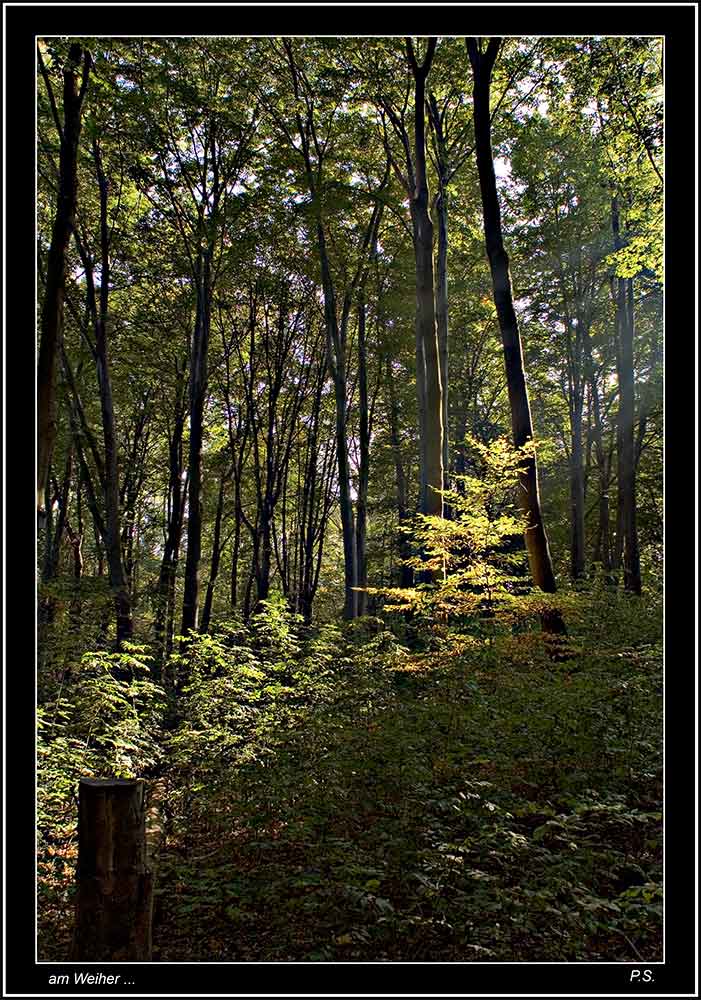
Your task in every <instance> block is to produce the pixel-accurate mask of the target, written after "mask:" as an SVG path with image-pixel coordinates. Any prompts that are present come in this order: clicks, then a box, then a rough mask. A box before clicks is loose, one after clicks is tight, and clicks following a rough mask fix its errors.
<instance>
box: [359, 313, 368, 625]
mask: <svg viewBox="0 0 701 1000" xmlns="http://www.w3.org/2000/svg"><path fill="white" fill-rule="evenodd" d="M358 388H359V406H360V410H359V421H360V428H359V434H358V436H359V439H360V440H359V444H360V468H359V472H358V502H357V509H356V543H357V547H358V556H357V561H358V587H359V588H360V589H359V591H358V615H365V614H367V607H368V595H367V591H366V590H365V589H363V588H366V587H367V585H368V554H367V509H368V508H367V505H368V483H369V480H370V423H369V421H370V417H369V413H368V365H367V342H366V331H365V299H364V297H363V296H361V298H360V303H359V305H358Z"/></svg>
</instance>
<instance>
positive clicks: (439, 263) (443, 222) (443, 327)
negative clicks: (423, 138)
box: [435, 178, 450, 490]
mask: <svg viewBox="0 0 701 1000" xmlns="http://www.w3.org/2000/svg"><path fill="white" fill-rule="evenodd" d="M435 214H436V221H437V223H438V252H437V254H436V274H435V289H436V292H435V294H436V329H437V333H438V354H439V358H440V369H441V392H442V403H443V486H444V489H446V490H447V489H449V488H450V476H449V472H450V441H449V434H448V428H449V419H448V359H449V347H448V193H447V191H446V190H445V179H444V178H441V179H440V191H439V193H438V195H437V196H436V199H435Z"/></svg>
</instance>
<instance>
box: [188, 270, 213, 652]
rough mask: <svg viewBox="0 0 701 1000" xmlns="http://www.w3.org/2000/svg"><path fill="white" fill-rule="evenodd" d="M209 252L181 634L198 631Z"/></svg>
mask: <svg viewBox="0 0 701 1000" xmlns="http://www.w3.org/2000/svg"><path fill="white" fill-rule="evenodd" d="M210 274H211V272H210V259H209V251H208V250H204V251H202V252H201V253H200V260H199V275H198V281H197V315H196V318H195V330H194V335H193V338H192V356H191V361H190V453H189V458H188V471H189V476H190V484H189V490H188V509H187V558H186V560H185V590H184V595H183V622H182V632H183V635H186V634H187V633H188V631H189V630H190V629H196V628H197V626H198V619H199V606H200V560H201V558H202V439H203V433H204V404H205V399H206V394H207V375H208V370H207V353H208V350H209V327H210V307H211V302H210V296H211V277H210Z"/></svg>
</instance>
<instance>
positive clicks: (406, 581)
mask: <svg viewBox="0 0 701 1000" xmlns="http://www.w3.org/2000/svg"><path fill="white" fill-rule="evenodd" d="M392 377H393V376H392V365H391V361H390V360H389V359H388V360H387V393H388V396H389V434H390V442H391V444H392V454H393V456H394V471H395V477H396V484H397V513H398V517H399V533H398V539H397V547H398V549H399V559H400V570H399V586H400V587H412V586H413V584H414V571H413V569H412V567H411V566H408V565H407V562H406V560H408V559H409V558H410V556H411V546H410V544H409V539H408V537H407V535H406V532H405V531H404V530H403V529H404V527H405V526H406V524H407V519H408V500H407V488H406V476H405V474H404V463H403V461H402V451H401V445H400V441H399V407H398V405H397V396H396V393H395V391H394V383H393V381H392Z"/></svg>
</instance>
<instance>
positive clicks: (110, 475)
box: [93, 140, 133, 646]
mask: <svg viewBox="0 0 701 1000" xmlns="http://www.w3.org/2000/svg"><path fill="white" fill-rule="evenodd" d="M93 154H94V159H95V170H96V174H97V181H98V186H99V191H100V263H101V269H100V297H99V307H98V308H97V311H96V316H95V363H96V367H97V381H98V384H99V388H100V407H101V411H102V432H103V440H104V448H105V460H104V468H105V528H106V534H105V550H106V554H107V566H108V569H109V580H110V587H111V588H112V593H113V595H114V602H115V610H116V618H117V645H118V646H121V643H122V642H123V641H125V640H129V639H130V638H131V636H132V632H133V624H132V617H131V600H130V597H129V591H128V588H127V583H126V578H125V574H124V563H123V559H122V544H121V531H120V509H119V470H118V467H117V460H118V455H117V431H116V426H115V418H114V403H113V400H112V379H111V376H110V364H109V357H108V336H107V324H108V319H109V316H108V303H109V282H110V259H109V224H108V218H107V195H108V181H107V177H106V176H105V173H104V170H103V167H102V158H101V155H100V148H99V145H98V142H97V140H93Z"/></svg>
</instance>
